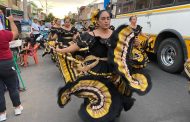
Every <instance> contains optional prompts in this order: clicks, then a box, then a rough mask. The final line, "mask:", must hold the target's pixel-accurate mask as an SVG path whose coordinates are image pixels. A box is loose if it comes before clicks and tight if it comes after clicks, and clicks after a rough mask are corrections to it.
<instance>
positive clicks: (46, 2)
mask: <svg viewBox="0 0 190 122" xmlns="http://www.w3.org/2000/svg"><path fill="white" fill-rule="evenodd" d="M47 8H48V3H47V0H46V15H47V14H48V10H47Z"/></svg>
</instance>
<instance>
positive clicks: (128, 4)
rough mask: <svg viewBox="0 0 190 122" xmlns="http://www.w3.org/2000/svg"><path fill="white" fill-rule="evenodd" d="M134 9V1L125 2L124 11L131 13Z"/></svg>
mask: <svg viewBox="0 0 190 122" xmlns="http://www.w3.org/2000/svg"><path fill="white" fill-rule="evenodd" d="M132 11H134V3H133V1H129V2H126V3H124V4H123V13H129V12H132Z"/></svg>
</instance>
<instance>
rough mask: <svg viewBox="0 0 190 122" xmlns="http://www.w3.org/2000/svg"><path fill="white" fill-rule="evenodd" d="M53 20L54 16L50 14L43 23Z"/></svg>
mask: <svg viewBox="0 0 190 122" xmlns="http://www.w3.org/2000/svg"><path fill="white" fill-rule="evenodd" d="M54 19H55V16H54V15H53V14H52V13H49V14H48V16H46V18H45V21H46V22H51V21H53V20H54Z"/></svg>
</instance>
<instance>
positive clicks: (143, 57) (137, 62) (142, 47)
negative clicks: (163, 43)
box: [129, 16, 151, 69]
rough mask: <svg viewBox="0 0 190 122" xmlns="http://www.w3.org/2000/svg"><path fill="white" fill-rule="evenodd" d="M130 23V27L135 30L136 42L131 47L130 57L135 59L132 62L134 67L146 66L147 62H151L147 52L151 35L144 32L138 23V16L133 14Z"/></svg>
mask: <svg viewBox="0 0 190 122" xmlns="http://www.w3.org/2000/svg"><path fill="white" fill-rule="evenodd" d="M129 21H130V23H131V24H130V25H129V27H130V28H131V29H132V31H133V32H134V36H135V38H134V42H133V48H132V49H131V55H130V59H131V60H133V63H132V64H131V66H132V67H134V68H138V69H139V68H144V67H145V66H146V65H147V63H148V62H149V60H148V56H147V54H146V49H147V48H148V45H149V42H148V41H151V40H150V37H149V36H147V35H146V34H144V33H143V32H142V27H141V26H140V25H137V17H136V16H131V17H130V18H129ZM139 36H142V37H144V38H146V40H145V41H142V40H140V39H139Z"/></svg>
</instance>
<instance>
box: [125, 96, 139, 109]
mask: <svg viewBox="0 0 190 122" xmlns="http://www.w3.org/2000/svg"><path fill="white" fill-rule="evenodd" d="M135 101H136V99H134V98H131V97H124V100H123V108H124V110H125V111H129V110H130V109H131V108H132V107H133V105H134V102H135Z"/></svg>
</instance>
